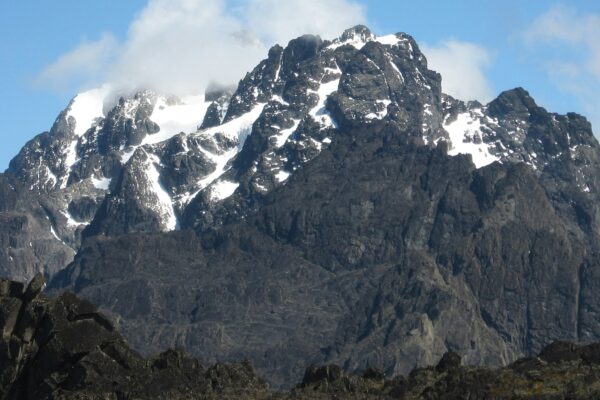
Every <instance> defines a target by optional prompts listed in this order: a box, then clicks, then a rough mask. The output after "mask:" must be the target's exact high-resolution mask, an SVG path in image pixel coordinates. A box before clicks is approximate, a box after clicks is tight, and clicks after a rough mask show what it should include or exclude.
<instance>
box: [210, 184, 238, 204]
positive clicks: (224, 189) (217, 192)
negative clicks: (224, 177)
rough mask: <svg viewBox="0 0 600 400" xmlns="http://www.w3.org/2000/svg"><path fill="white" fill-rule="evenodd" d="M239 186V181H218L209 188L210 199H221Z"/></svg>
mask: <svg viewBox="0 0 600 400" xmlns="http://www.w3.org/2000/svg"><path fill="white" fill-rule="evenodd" d="M238 186H240V184H239V183H236V182H229V181H219V182H217V183H215V184H214V185H212V186H211V188H210V199H211V200H213V201H221V200H224V199H226V198H228V197H229V196H231V195H232V194H233V192H235V190H236V189H237V188H238Z"/></svg>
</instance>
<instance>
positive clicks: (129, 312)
mask: <svg viewBox="0 0 600 400" xmlns="http://www.w3.org/2000/svg"><path fill="white" fill-rule="evenodd" d="M441 79H442V78H441V77H440V75H439V74H437V73H436V72H434V71H431V70H429V69H428V67H427V60H426V58H425V56H424V55H423V54H422V53H421V52H420V50H419V48H418V46H417V44H416V42H415V41H414V40H413V39H412V38H411V37H410V36H408V35H406V34H402V33H399V34H396V35H390V36H384V37H377V36H375V35H373V34H372V33H371V32H369V30H368V29H367V28H365V27H361V26H359V27H355V28H353V29H350V30H348V31H346V32H345V33H344V34H343V35H342V36H341V37H340V38H338V39H335V40H333V41H323V40H321V39H320V38H318V37H314V36H303V37H300V38H298V39H295V40H293V41H291V42H290V43H289V44H288V45H287V47H285V48H283V47H281V46H274V47H273V48H272V49H271V50H270V51H269V54H268V55H267V58H266V59H265V60H263V61H262V62H261V63H260V64H259V65H258V66H257V67H256V68H255V69H254V70H253V71H251V72H250V73H248V74H247V75H246V76H245V77H244V78H243V79H242V80H241V81H240V84H239V85H238V87H237V88H236V89H235V90H234V91H233V93H231V92H228V91H227V90H218V91H211V92H209V93H206V94H205V95H201V96H199V97H190V98H185V99H177V98H174V97H172V96H165V95H162V94H158V93H153V92H151V91H141V92H139V93H137V94H134V95H131V96H126V97H123V98H121V99H119V100H117V99H112V100H111V99H110V95H109V94H107V93H108V92H107V90H108V89H106V88H104V89H98V90H95V91H91V92H87V93H83V94H80V95H78V96H77V97H76V98H75V99H74V100H73V102H72V103H71V104H70V105H69V106H68V107H67V109H66V110H65V111H64V112H63V113H61V115H59V117H58V118H57V120H56V121H55V124H54V126H53V128H52V129H51V131H50V132H48V133H44V134H41V135H39V136H38V137H36V138H34V139H33V140H32V141H31V142H30V143H28V144H27V145H26V146H25V147H24V148H23V150H22V151H21V152H20V154H19V155H18V156H17V157H16V158H15V159H14V160H13V162H12V163H11V167H10V168H9V170H8V171H7V172H6V173H5V174H4V175H2V177H1V179H0V189H1V190H0V196H1V198H0V207H2V208H1V209H0V218H1V219H2V220H3V221H4V222H5V223H3V224H0V241H1V242H2V243H4V246H3V247H2V248H0V270H1V271H2V273H3V274H4V275H5V276H11V277H14V278H15V279H20V280H26V279H28V278H30V277H32V276H33V275H34V273H35V272H37V271H43V272H44V273H45V274H46V275H47V276H48V277H49V278H51V280H50V287H51V289H52V290H53V291H55V293H59V292H60V291H62V290H63V289H69V290H72V291H74V292H76V293H77V294H79V295H81V296H83V297H85V298H86V299H89V300H91V301H93V302H94V303H96V304H98V305H99V306H100V307H101V308H102V309H104V310H106V311H107V312H108V313H110V316H111V318H112V319H114V320H115V321H118V329H119V330H120V331H121V332H122V333H123V334H124V335H125V337H127V338H128V340H130V342H131V343H132V345H133V346H134V348H135V349H137V350H139V351H141V352H143V353H148V354H149V353H153V352H158V351H159V350H162V349H164V348H167V347H175V346H179V347H184V348H185V349H186V350H188V351H189V352H190V353H192V354H193V355H194V356H198V357H200V358H202V359H203V360H207V361H208V362H216V361H218V360H228V361H234V360H240V359H243V358H248V359H250V360H251V361H252V363H253V364H254V365H255V366H256V368H257V369H258V370H259V371H260V372H261V373H262V374H264V375H265V376H268V377H269V379H270V380H271V381H272V382H275V383H276V384H283V383H289V382H294V381H297V380H298V379H299V378H300V376H301V375H302V373H303V369H304V367H305V366H306V365H308V364H311V363H338V364H340V365H343V367H344V369H345V370H346V371H360V370H362V369H364V368H365V367H366V366H374V367H377V368H380V369H382V370H384V371H385V372H386V373H388V374H395V373H407V372H408V371H410V370H412V369H413V368H414V367H416V366H423V365H430V364H433V363H436V362H437V360H438V359H439V358H440V357H441V356H442V355H443V354H444V353H445V352H447V351H456V352H459V353H461V354H462V355H464V361H465V363H467V364H483V365H498V364H505V363H508V362H511V361H513V360H515V359H516V358H517V357H520V356H523V355H531V354H536V353H537V352H539V351H540V350H541V349H542V348H543V346H545V345H546V344H548V343H550V342H552V341H554V340H558V339H563V340H571V341H577V342H589V341H595V340H600V322H598V319H597V315H598V312H599V311H600V310H598V307H599V306H598V305H599V304H600V301H599V300H600V299H599V298H598V296H599V295H598V293H600V292H599V290H598V285H599V284H600V276H599V273H600V272H599V271H600V269H599V264H598V263H599V261H598V260H599V258H598V250H599V238H600V236H599V233H600V208H599V206H598V204H600V203H599V200H600V197H599V193H600V182H599V181H598V179H599V177H600V164H599V162H600V145H599V144H598V142H597V141H596V139H595V138H594V136H593V134H592V130H591V126H590V124H589V123H588V122H587V121H586V120H585V118H583V117H581V116H579V115H576V114H567V115H558V114H555V113H551V112H548V111H546V110H545V109H543V108H541V107H539V106H538V105H537V104H536V103H535V101H534V100H533V99H532V98H531V97H530V96H529V94H528V93H527V92H526V91H525V90H523V89H520V88H517V89H514V90H510V91H507V92H504V93H502V94H500V95H499V96H498V98H497V99H495V100H494V101H492V102H490V103H489V104H487V105H483V104H479V103H477V102H470V103H464V102H461V101H458V100H456V99H453V98H451V97H450V96H447V95H445V94H443V93H442V92H441ZM82 109H84V110H85V111H86V112H85V113H83V112H81V110H82ZM91 116H93V118H92V117H91ZM71 261H72V262H71ZM67 264H69V265H68V266H67ZM65 267H66V268H65Z"/></svg>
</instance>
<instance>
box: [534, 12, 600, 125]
mask: <svg viewBox="0 0 600 400" xmlns="http://www.w3.org/2000/svg"><path fill="white" fill-rule="evenodd" d="M523 39H524V43H525V45H526V46H527V48H528V50H529V55H530V57H532V58H534V59H535V60H536V61H537V62H538V63H539V65H541V66H542V68H543V69H544V70H545V71H546V73H547V74H548V77H549V78H550V81H551V82H552V83H553V84H554V85H555V86H556V87H557V88H558V89H559V90H561V91H563V92H565V93H569V94H571V95H573V96H574V97H575V98H576V99H577V101H578V102H579V103H580V108H581V109H582V110H584V112H585V113H586V114H587V115H588V116H589V117H590V120H591V121H592V125H593V126H594V127H595V131H596V132H598V128H597V127H598V126H600V15H599V14H590V13H588V14H582V13H578V12H577V11H576V10H575V9H573V8H571V7H567V6H564V5H559V6H554V7H552V8H550V9H549V10H548V11H547V12H545V13H544V14H542V15H540V16H539V17H538V18H536V19H535V20H534V21H533V22H532V24H531V25H530V26H529V28H528V29H527V30H526V31H525V32H524V34H523Z"/></svg>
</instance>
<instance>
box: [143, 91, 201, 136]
mask: <svg viewBox="0 0 600 400" xmlns="http://www.w3.org/2000/svg"><path fill="white" fill-rule="evenodd" d="M209 105H210V103H208V102H205V101H204V95H199V96H188V97H184V98H182V99H181V102H180V103H178V104H169V102H168V99H167V98H166V97H164V96H163V97H159V98H158V99H157V101H156V104H155V105H154V110H153V111H152V115H151V116H150V119H151V120H152V121H153V122H155V123H156V124H158V126H159V127H160V130H159V131H158V132H157V133H155V134H152V135H146V137H145V138H144V140H143V141H142V145H144V144H155V143H160V142H164V141H165V140H168V139H170V138H172V137H173V136H175V135H177V134H179V133H181V132H184V133H193V132H196V131H197V130H198V126H199V125H200V124H201V123H202V119H203V118H204V115H205V114H206V110H207V109H208V107H209Z"/></svg>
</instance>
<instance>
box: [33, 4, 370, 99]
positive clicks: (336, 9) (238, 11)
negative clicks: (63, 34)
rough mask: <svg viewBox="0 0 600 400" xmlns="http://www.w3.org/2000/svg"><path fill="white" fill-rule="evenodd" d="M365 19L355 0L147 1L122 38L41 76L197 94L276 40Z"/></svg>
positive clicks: (75, 54)
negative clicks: (233, 2)
mask: <svg viewBox="0 0 600 400" xmlns="http://www.w3.org/2000/svg"><path fill="white" fill-rule="evenodd" d="M364 21H365V17H364V12H363V9H362V7H361V6H358V5H357V4H356V3H354V2H353V1H352V0H288V1H276V0H239V1H238V2H237V3H236V7H233V6H231V1H227V0H149V1H148V4H147V5H146V7H145V8H144V9H143V10H142V11H141V12H140V13H139V15H138V16H137V17H136V19H135V20H134V21H132V22H131V24H130V26H129V31H128V34H127V37H126V39H125V40H124V41H123V42H122V43H116V41H115V40H114V38H113V37H112V36H110V35H105V36H103V37H102V38H100V39H99V40H98V41H96V42H85V43H82V44H81V45H80V46H79V47H77V48H76V49H74V50H73V51H71V52H69V53H68V54H65V55H63V56H61V57H60V58H59V59H58V60H57V61H56V62H55V63H53V64H52V65H50V66H48V67H47V68H46V69H45V70H44V71H42V73H41V74H40V75H39V77H38V81H39V82H46V83H48V84H49V85H50V84H52V83H53V82H66V83H71V84H73V80H72V79H71V78H72V76H73V73H76V74H77V75H78V76H80V78H79V80H78V81H77V82H75V83H77V84H79V83H81V81H83V82H84V83H88V82H89V81H93V80H95V81H96V83H97V84H101V83H104V81H108V82H109V83H111V84H113V85H114V86H116V87H118V88H119V89H120V90H127V91H133V90H136V89H139V88H153V89H156V90H159V91H164V92H169V93H174V94H189V93H198V92H201V91H202V90H203V89H204V88H205V87H206V85H207V84H208V83H210V82H212V81H217V82H220V83H225V84H230V83H236V82H237V81H238V80H239V79H240V78H242V77H243V76H244V75H245V73H246V72H247V71H249V70H250V69H252V68H253V67H254V66H255V65H256V64H257V63H258V62H259V61H260V60H261V59H263V58H265V57H266V55H267V50H268V47H270V45H272V44H275V43H276V42H278V43H280V44H282V45H285V44H286V43H287V41H289V40H290V39H292V38H294V37H297V36H299V35H301V34H304V33H313V34H320V35H322V36H323V37H331V36H338V35H339V34H341V32H342V31H343V30H344V29H346V28H348V27H349V26H351V25H355V24H357V23H361V22H364ZM103 71H104V72H105V74H103V75H102V76H100V75H101V74H100V72H103Z"/></svg>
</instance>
